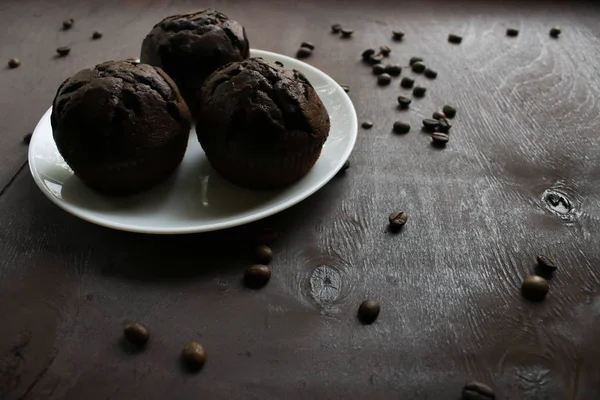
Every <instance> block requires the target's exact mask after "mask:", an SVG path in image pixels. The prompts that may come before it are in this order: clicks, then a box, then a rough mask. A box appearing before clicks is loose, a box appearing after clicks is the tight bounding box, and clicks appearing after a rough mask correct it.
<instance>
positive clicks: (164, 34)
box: [140, 9, 250, 108]
mask: <svg viewBox="0 0 600 400" xmlns="http://www.w3.org/2000/svg"><path fill="white" fill-rule="evenodd" d="M249 56H250V44H249V43H248V38H247V37H246V31H245V30H244V27H243V26H242V25H240V24H239V23H237V22H236V21H233V20H230V19H229V18H228V17H227V16H226V15H225V14H223V13H220V12H218V11H216V10H213V9H204V10H199V11H196V12H192V13H188V14H180V15H174V16H172V17H168V18H165V19H163V20H162V21H160V22H159V23H158V24H156V25H155V26H154V28H152V30H151V31H150V33H149V34H148V35H147V36H146V38H145V39H144V42H143V43H142V54H141V59H140V60H141V62H143V63H147V64H150V65H155V66H157V67H160V68H162V69H163V70H164V71H165V72H166V73H167V74H169V76H170V77H171V78H173V80H174V81H175V83H177V86H178V87H179V90H180V91H181V93H182V95H183V98H184V99H185V100H186V102H187V103H188V106H189V107H190V108H193V107H194V104H195V99H196V92H197V91H198V90H200V88H201V87H202V84H203V83H204V81H205V80H206V78H208V76H209V75H210V74H211V73H212V72H214V71H215V70H216V69H217V68H219V67H221V66H223V65H225V64H228V63H230V62H233V61H242V60H244V59H247V58H248V57H249Z"/></svg>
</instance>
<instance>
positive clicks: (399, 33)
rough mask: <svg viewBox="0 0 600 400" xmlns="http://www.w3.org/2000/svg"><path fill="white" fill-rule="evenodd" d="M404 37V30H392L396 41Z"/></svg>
mask: <svg viewBox="0 0 600 400" xmlns="http://www.w3.org/2000/svg"><path fill="white" fill-rule="evenodd" d="M403 38H404V32H402V31H392V39H394V40H396V41H400V40H402V39H403Z"/></svg>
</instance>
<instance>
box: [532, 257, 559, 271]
mask: <svg viewBox="0 0 600 400" xmlns="http://www.w3.org/2000/svg"><path fill="white" fill-rule="evenodd" d="M536 261H537V263H538V266H539V267H540V268H541V269H542V270H543V271H544V272H554V271H556V268H557V267H556V264H555V263H554V261H552V260H551V259H549V258H548V257H546V256H544V255H542V254H540V255H539V256H537V257H536Z"/></svg>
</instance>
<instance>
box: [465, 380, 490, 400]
mask: <svg viewBox="0 0 600 400" xmlns="http://www.w3.org/2000/svg"><path fill="white" fill-rule="evenodd" d="M462 398H463V400H493V399H495V398H496V394H495V393H494V390H493V389H492V388H491V387H489V386H488V385H484V384H483V383H480V382H469V383H467V384H466V385H465V386H464V387H463V390H462Z"/></svg>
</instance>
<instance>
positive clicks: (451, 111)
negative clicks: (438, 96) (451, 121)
mask: <svg viewBox="0 0 600 400" xmlns="http://www.w3.org/2000/svg"><path fill="white" fill-rule="evenodd" d="M442 112H443V113H444V115H445V116H446V117H448V118H454V117H455V116H456V108H454V107H452V106H450V105H447V104H446V105H445V106H444V107H443V108H442Z"/></svg>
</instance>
